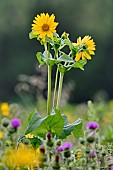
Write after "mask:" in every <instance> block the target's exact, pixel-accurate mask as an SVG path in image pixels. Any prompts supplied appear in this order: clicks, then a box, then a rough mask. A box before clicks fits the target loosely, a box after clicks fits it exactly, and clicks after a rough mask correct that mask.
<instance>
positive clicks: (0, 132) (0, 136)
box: [0, 131, 4, 139]
mask: <svg viewBox="0 0 113 170" xmlns="http://www.w3.org/2000/svg"><path fill="white" fill-rule="evenodd" d="M3 136H4V135H3V132H2V131H0V139H2V138H3Z"/></svg>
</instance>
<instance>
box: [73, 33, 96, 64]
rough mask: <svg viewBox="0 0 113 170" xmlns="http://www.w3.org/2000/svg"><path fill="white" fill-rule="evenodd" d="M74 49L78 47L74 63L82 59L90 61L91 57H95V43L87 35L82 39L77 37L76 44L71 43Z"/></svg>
mask: <svg viewBox="0 0 113 170" xmlns="http://www.w3.org/2000/svg"><path fill="white" fill-rule="evenodd" d="M73 44H74V45H75V46H76V47H78V52H77V54H76V57H75V61H78V60H80V59H81V58H82V60H84V59H85V58H86V59H88V60H90V59H91V55H95V53H94V50H95V42H94V41H93V39H91V36H89V35H87V36H85V37H84V38H83V39H81V37H79V38H78V39H77V43H73Z"/></svg>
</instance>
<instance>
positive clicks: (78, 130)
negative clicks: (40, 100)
mask: <svg viewBox="0 0 113 170" xmlns="http://www.w3.org/2000/svg"><path fill="white" fill-rule="evenodd" d="M47 132H51V133H53V134H54V135H56V136H57V137H58V138H61V139H64V138H66V137H67V136H69V135H71V133H73V135H74V136H75V137H76V138H78V137H80V136H82V135H83V131H82V121H81V119H78V120H77V121H75V122H74V123H72V124H69V123H68V118H67V117H66V116H65V115H61V113H60V111H59V110H57V109H55V110H54V111H53V112H52V113H51V115H48V116H46V117H44V118H42V117H41V116H40V114H39V113H38V112H37V111H36V110H34V111H33V112H31V113H30V116H29V125H28V128H27V130H26V132H25V135H26V134H28V133H33V134H35V135H37V136H40V137H43V138H45V136H46V134H47Z"/></svg>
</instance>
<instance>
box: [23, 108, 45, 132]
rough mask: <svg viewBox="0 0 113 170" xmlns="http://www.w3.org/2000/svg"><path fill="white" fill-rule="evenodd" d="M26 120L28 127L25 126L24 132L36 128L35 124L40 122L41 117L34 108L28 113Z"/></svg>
mask: <svg viewBox="0 0 113 170" xmlns="http://www.w3.org/2000/svg"><path fill="white" fill-rule="evenodd" d="M28 120H29V125H28V128H27V130H26V132H25V134H28V133H31V132H32V131H33V130H34V129H36V128H37V124H40V123H41V121H42V117H41V116H40V114H39V113H38V112H37V110H34V111H33V112H31V113H30V116H29V118H28Z"/></svg>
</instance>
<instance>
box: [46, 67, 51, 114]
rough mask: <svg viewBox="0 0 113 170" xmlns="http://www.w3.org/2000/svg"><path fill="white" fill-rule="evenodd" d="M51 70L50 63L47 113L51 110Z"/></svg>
mask: <svg viewBox="0 0 113 170" xmlns="http://www.w3.org/2000/svg"><path fill="white" fill-rule="evenodd" d="M51 71H52V67H51V66H49V65H48V96H47V114H48V115H50V112H51Z"/></svg>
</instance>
